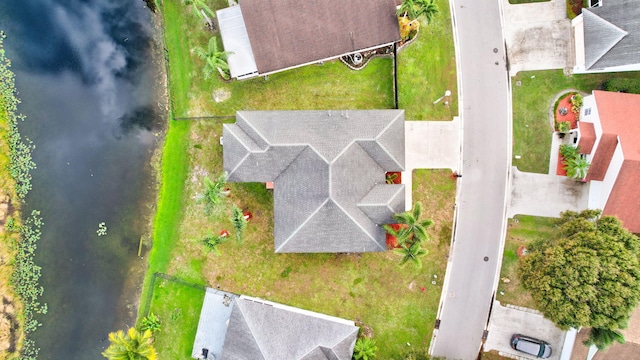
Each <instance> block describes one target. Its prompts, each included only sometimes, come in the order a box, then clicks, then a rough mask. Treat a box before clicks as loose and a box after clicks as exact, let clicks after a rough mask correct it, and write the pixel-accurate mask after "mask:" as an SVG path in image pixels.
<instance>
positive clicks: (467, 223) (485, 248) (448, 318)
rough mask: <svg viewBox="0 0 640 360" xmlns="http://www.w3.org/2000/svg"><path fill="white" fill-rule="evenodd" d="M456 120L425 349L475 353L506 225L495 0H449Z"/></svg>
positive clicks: (507, 133)
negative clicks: (438, 289) (434, 312)
mask: <svg viewBox="0 0 640 360" xmlns="http://www.w3.org/2000/svg"><path fill="white" fill-rule="evenodd" d="M451 1H452V3H451V8H452V16H453V26H454V33H456V35H455V36H456V39H457V43H456V53H457V54H456V55H457V59H458V60H457V61H458V82H459V84H460V85H459V89H460V94H459V95H460V99H461V112H460V115H461V117H462V121H463V146H462V149H463V154H462V158H463V163H462V171H461V174H462V178H461V179H459V183H458V184H459V187H460V190H459V194H458V197H457V199H458V200H457V201H458V204H457V207H458V209H457V218H456V224H457V225H456V229H455V234H454V242H453V245H452V250H451V257H450V259H449V264H448V268H447V273H446V277H445V284H444V288H443V292H442V297H441V301H440V311H439V314H438V319H439V320H440V325H439V328H438V330H436V331H435V332H434V338H433V340H432V345H431V353H432V355H434V356H440V357H445V358H447V359H462V360H471V359H475V358H476V357H477V356H478V352H479V350H480V347H481V343H482V336H483V332H484V330H485V328H486V325H487V321H488V318H489V309H490V307H491V302H492V296H493V293H494V287H495V285H496V280H497V277H498V273H497V272H498V271H499V266H500V261H501V258H502V246H503V241H504V237H505V230H506V222H505V221H506V199H507V189H508V186H507V180H508V171H509V169H510V166H511V140H510V138H511V101H510V96H511V94H510V91H509V77H508V71H507V66H506V63H505V59H506V57H505V43H504V40H503V33H502V26H501V19H502V16H501V8H500V6H501V5H500V0H483V1H478V0H451Z"/></svg>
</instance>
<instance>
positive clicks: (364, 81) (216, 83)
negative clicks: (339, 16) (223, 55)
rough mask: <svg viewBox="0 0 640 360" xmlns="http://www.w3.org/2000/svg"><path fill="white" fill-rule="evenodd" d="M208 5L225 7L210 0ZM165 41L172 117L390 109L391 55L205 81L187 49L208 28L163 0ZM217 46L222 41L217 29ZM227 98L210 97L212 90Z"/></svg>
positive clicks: (203, 39)
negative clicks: (358, 65)
mask: <svg viewBox="0 0 640 360" xmlns="http://www.w3.org/2000/svg"><path fill="white" fill-rule="evenodd" d="M212 3H213V4H214V6H212V8H214V7H215V8H223V7H226V6H228V5H227V2H226V1H214V2H212ZM164 9H165V10H164V14H165V24H166V25H165V27H166V30H165V41H166V47H167V49H168V50H169V52H168V54H169V66H170V87H171V93H172V95H171V97H172V105H173V112H174V116H175V117H177V118H178V117H192V116H205V115H218V116H225V115H227V116H229V115H231V116H232V115H235V112H236V111H237V110H290V109H298V110H303V109H390V108H393V101H394V100H393V59H392V58H374V59H372V60H371V61H370V62H369V64H368V65H367V66H366V67H365V68H364V69H362V70H360V71H354V70H351V69H349V68H347V66H345V65H344V64H342V63H341V62H340V61H338V60H335V61H331V62H327V63H324V64H323V65H309V66H304V67H301V68H298V69H293V70H288V71H285V72H281V73H277V74H273V75H270V76H269V78H268V80H265V79H264V78H263V77H260V78H254V79H250V80H244V81H231V82H223V81H222V80H221V79H220V78H218V77H215V78H211V79H208V80H205V79H204V77H203V75H202V67H203V66H204V62H203V61H202V60H200V59H198V58H197V57H195V55H193V54H191V49H193V48H195V47H197V46H200V47H206V45H207V42H208V41H209V37H210V36H212V33H211V32H209V31H206V30H203V26H201V25H200V22H199V21H197V19H196V18H195V16H193V15H192V13H191V12H190V11H188V9H187V8H185V6H184V5H182V2H181V1H178V0H166V1H165V2H164ZM216 37H217V39H218V46H219V47H221V46H222V40H221V39H220V36H219V34H218V35H216ZM214 93H218V94H228V95H229V98H228V99H227V100H225V101H222V102H215V101H214V97H213V94H214Z"/></svg>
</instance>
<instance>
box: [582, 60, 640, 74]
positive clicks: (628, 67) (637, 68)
mask: <svg viewBox="0 0 640 360" xmlns="http://www.w3.org/2000/svg"><path fill="white" fill-rule="evenodd" d="M621 71H640V63H638V64H629V65H620V66H611V67H608V68H603V69H591V70H585V69H584V60H583V64H582V68H579V67H578V66H575V67H574V68H573V73H574V74H598V73H609V72H621Z"/></svg>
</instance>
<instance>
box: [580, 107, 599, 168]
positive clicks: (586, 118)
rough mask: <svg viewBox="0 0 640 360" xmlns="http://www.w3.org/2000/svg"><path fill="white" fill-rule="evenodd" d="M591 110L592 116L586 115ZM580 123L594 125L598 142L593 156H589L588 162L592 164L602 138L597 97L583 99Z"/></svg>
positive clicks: (594, 147)
mask: <svg viewBox="0 0 640 360" xmlns="http://www.w3.org/2000/svg"><path fill="white" fill-rule="evenodd" d="M587 109H591V114H589V115H585V111H586V110H587ZM580 122H585V123H592V124H593V127H594V129H595V133H596V141H595V143H594V144H593V149H591V154H588V155H587V161H589V162H591V160H592V159H593V155H594V154H595V153H596V150H597V148H598V144H599V143H600V137H601V136H602V124H601V123H600V115H599V114H598V107H597V106H596V97H595V96H594V95H588V96H585V97H584V98H583V99H582V108H581V109H580ZM578 141H580V135H578Z"/></svg>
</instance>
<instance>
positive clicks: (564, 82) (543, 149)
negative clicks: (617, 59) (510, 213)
mask: <svg viewBox="0 0 640 360" xmlns="http://www.w3.org/2000/svg"><path fill="white" fill-rule="evenodd" d="M611 78H632V79H640V72H625V73H607V74H589V75H573V76H565V75H564V74H563V73H562V70H546V71H525V72H520V73H518V74H517V75H516V76H515V77H513V78H512V80H511V84H512V92H513V156H514V158H513V165H514V166H517V167H518V169H519V170H520V171H526V172H534V173H541V174H546V173H547V172H548V171H549V156H550V151H551V136H552V135H551V134H552V132H553V128H552V121H553V120H550V119H549V111H550V109H552V107H553V105H554V98H555V96H556V95H558V94H559V93H563V92H565V90H567V89H577V90H579V91H582V92H584V93H588V94H589V93H591V91H592V90H594V89H596V88H597V87H598V85H599V84H601V83H602V82H603V81H605V80H608V79H611ZM518 82H519V84H520V85H518ZM515 156H520V157H521V158H520V159H516V158H515Z"/></svg>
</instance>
